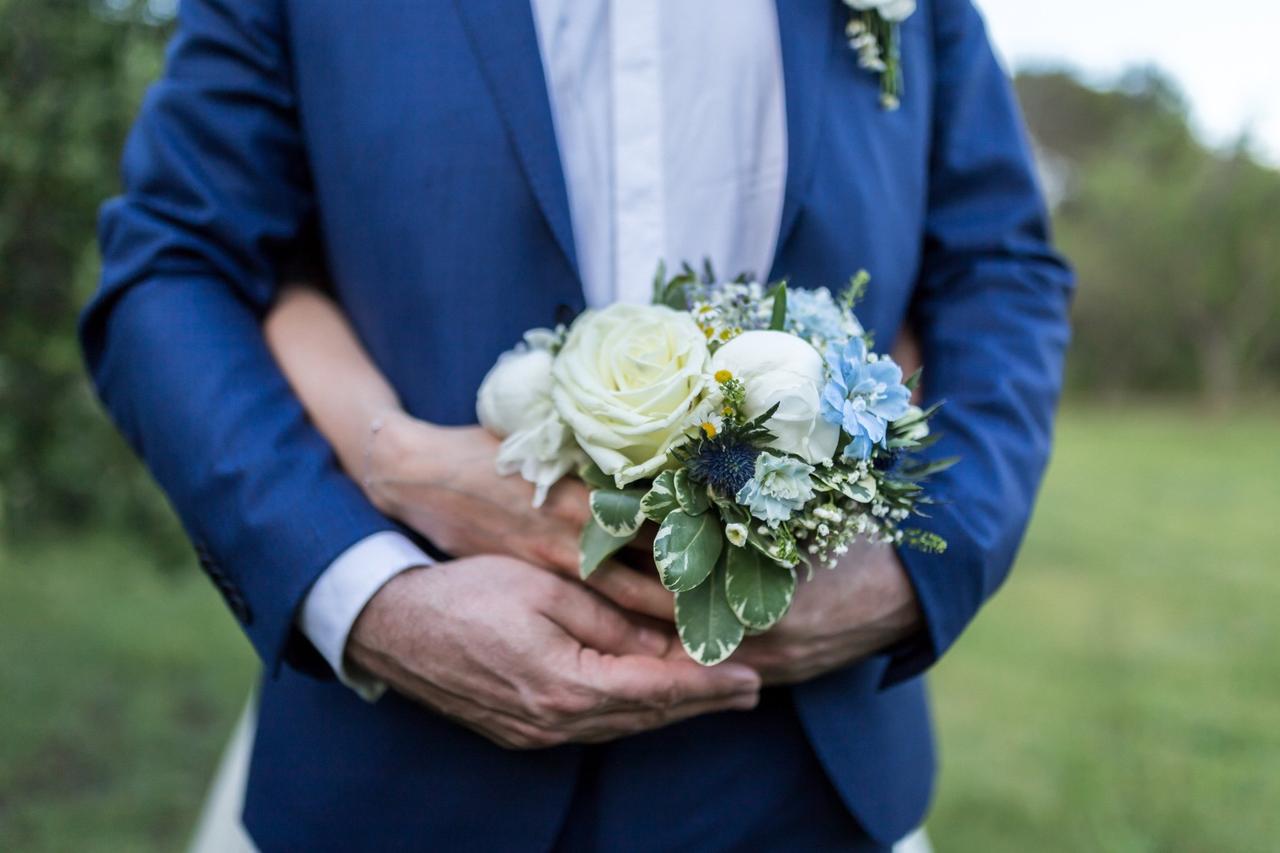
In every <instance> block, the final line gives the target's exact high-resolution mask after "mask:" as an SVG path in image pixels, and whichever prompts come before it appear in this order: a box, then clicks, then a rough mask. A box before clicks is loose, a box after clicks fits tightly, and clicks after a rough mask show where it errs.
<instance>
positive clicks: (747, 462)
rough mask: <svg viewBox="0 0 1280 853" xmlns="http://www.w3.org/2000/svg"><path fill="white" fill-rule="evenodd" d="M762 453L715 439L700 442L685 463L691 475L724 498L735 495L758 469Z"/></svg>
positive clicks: (718, 438)
mask: <svg viewBox="0 0 1280 853" xmlns="http://www.w3.org/2000/svg"><path fill="white" fill-rule="evenodd" d="M759 455H760V451H759V450H757V449H756V448H754V447H752V446H751V445H749V444H744V443H742V442H738V441H734V440H732V439H731V438H728V437H726V436H716V437H715V438H712V439H708V440H706V441H703V442H701V443H700V445H699V447H698V448H697V451H696V452H695V453H693V454H692V455H691V456H690V457H689V459H688V460H687V461H686V462H685V467H686V468H688V469H689V476H690V477H692V478H693V479H694V480H695V481H696V482H699V483H706V484H707V485H709V486H710V487H711V488H713V489H715V490H716V491H717V492H719V493H720V494H722V495H736V494H737V493H738V491H739V490H740V489H741V488H742V487H743V486H745V485H746V484H747V481H748V480H750V479H751V477H752V475H753V474H755V470H756V457H757V456H759Z"/></svg>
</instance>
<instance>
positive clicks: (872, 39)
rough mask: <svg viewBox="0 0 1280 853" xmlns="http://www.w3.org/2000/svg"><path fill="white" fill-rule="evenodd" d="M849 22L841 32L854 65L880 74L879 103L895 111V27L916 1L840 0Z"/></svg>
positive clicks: (898, 60)
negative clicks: (852, 52)
mask: <svg viewBox="0 0 1280 853" xmlns="http://www.w3.org/2000/svg"><path fill="white" fill-rule="evenodd" d="M844 4H845V5H846V6H848V7H849V10H850V14H849V22H848V23H847V24H845V28H844V34H845V37H846V38H848V39H849V47H850V48H852V49H853V50H855V51H857V54H858V64H859V65H860V66H861V67H863V68H865V69H867V70H868V71H871V72H873V73H876V74H879V75H880V103H881V105H882V106H883V107H884V108H885V109H887V110H896V109H897V108H898V106H899V104H900V103H901V99H902V56H901V44H900V38H899V28H900V26H901V24H902V22H903V21H905V20H906V19H907V18H909V17H911V15H912V14H913V13H914V12H915V10H916V0H844Z"/></svg>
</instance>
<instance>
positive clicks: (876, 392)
mask: <svg viewBox="0 0 1280 853" xmlns="http://www.w3.org/2000/svg"><path fill="white" fill-rule="evenodd" d="M910 402H911V392H910V391H908V390H907V386H905V385H903V384H902V368H900V367H898V365H897V364H895V363H894V362H893V360H892V359H890V358H883V357H882V358H879V359H877V360H875V361H870V360H868V353H867V344H866V342H865V341H864V340H863V339H862V338H860V337H858V338H852V339H851V340H849V342H848V343H846V344H845V345H844V347H839V346H834V345H833V346H831V347H830V348H829V349H828V350H827V384H826V387H825V388H823V389H822V416H823V417H824V418H825V419H826V420H827V421H828V422H829V423H833V424H839V425H840V427H841V429H843V430H844V431H845V432H846V433H848V434H849V437H850V439H851V441H850V442H849V444H848V445H847V446H846V447H845V449H844V455H845V456H846V457H848V458H850V459H867V458H869V457H870V456H871V451H872V450H873V449H874V448H875V446H876V445H878V444H882V443H883V442H884V439H885V434H886V432H887V430H888V426H889V423H890V422H891V421H895V420H897V419H898V418H900V417H902V416H903V415H905V414H906V413H907V407H908V406H909V405H910Z"/></svg>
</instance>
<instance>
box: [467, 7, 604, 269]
mask: <svg viewBox="0 0 1280 853" xmlns="http://www.w3.org/2000/svg"><path fill="white" fill-rule="evenodd" d="M455 5H456V6H457V9H458V15H459V17H460V18H461V19H462V24H463V29H464V30H465V31H466V33H467V38H468V40H469V41H470V42H471V46H472V49H473V50H474V51H475V54H476V57H477V58H478V59H479V61H480V67H481V72H482V74H483V75H484V78H485V82H486V83H487V84H488V86H489V89H490V91H491V92H492V93H493V98H494V100H495V101H496V102H497V105H498V110H499V112H501V114H502V117H503V120H504V121H505V122H506V125H507V129H508V130H509V132H510V134H511V139H512V142H513V144H514V145H515V149H516V152H517V155H518V156H519V158H520V164H521V167H522V169H523V170H524V173H525V177H526V178H527V179H528V181H529V185H530V186H531V187H532V189H533V194H534V196H535V197H536V198H537V200H538V204H539V206H541V208H542V212H543V215H545V216H546V218H547V223H548V224H549V225H550V226H551V231H552V233H553V234H554V235H555V238H556V242H557V243H559V244H560V248H561V249H562V250H563V251H564V254H565V257H566V258H568V260H569V265H570V267H571V268H572V269H573V271H574V273H575V274H579V273H578V259H577V252H576V249H575V247H574V244H573V227H572V220H571V219H570V216H569V196H568V192H567V190H566V189H565V182H564V173H563V171H562V170H561V166H560V151H559V148H558V147H557V145H556V134H555V124H554V123H553V121H552V118H551V103H550V100H549V99H548V97H547V86H546V82H545V80H546V78H545V76H544V74H543V70H542V56H541V54H540V53H539V51H538V36H537V32H536V30H535V29H534V23H533V12H532V9H531V7H530V4H529V3H528V2H524V3H509V2H506V0H456V3H455Z"/></svg>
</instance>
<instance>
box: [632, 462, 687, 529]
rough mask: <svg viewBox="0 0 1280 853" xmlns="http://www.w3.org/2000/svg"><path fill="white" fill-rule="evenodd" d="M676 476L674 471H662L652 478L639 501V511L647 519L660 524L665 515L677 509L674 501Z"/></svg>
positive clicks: (677, 504)
mask: <svg viewBox="0 0 1280 853" xmlns="http://www.w3.org/2000/svg"><path fill="white" fill-rule="evenodd" d="M675 480H676V475H675V472H674V471H663V472H662V473H661V474H659V475H658V476H657V477H654V478H653V485H652V486H651V487H650V488H649V491H648V492H647V493H646V494H645V496H644V497H643V498H642V499H641V500H640V510H641V512H643V513H644V514H645V516H646V517H648V518H649V519H651V520H653V521H656V522H658V523H659V524H661V523H662V522H663V521H664V520H665V519H666V517H667V513H669V512H671V510H673V509H676V508H677V507H679V505H680V504H679V503H678V502H677V501H676V485H675Z"/></svg>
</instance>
